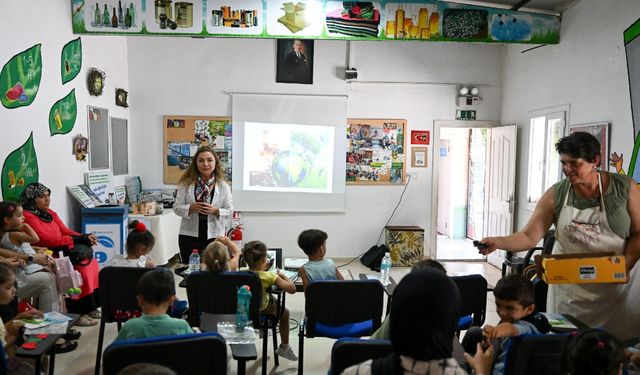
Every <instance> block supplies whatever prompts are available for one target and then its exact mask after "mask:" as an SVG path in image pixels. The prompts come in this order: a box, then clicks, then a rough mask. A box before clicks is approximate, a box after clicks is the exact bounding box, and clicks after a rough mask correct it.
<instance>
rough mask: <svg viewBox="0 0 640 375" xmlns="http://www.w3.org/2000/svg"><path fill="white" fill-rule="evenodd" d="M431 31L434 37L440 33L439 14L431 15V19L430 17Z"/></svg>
mask: <svg viewBox="0 0 640 375" xmlns="http://www.w3.org/2000/svg"><path fill="white" fill-rule="evenodd" d="M429 31H430V32H431V36H432V37H433V36H435V35H438V33H439V32H440V15H439V14H438V12H433V13H431V17H429Z"/></svg>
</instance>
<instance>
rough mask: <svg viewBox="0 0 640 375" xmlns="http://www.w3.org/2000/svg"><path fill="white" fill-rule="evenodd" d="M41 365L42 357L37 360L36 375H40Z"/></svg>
mask: <svg viewBox="0 0 640 375" xmlns="http://www.w3.org/2000/svg"><path fill="white" fill-rule="evenodd" d="M41 363H42V356H40V357H38V358H36V372H35V374H36V375H40V366H41Z"/></svg>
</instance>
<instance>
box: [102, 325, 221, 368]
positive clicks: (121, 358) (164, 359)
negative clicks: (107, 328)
mask: <svg viewBox="0 0 640 375" xmlns="http://www.w3.org/2000/svg"><path fill="white" fill-rule="evenodd" d="M140 362H146V363H153V364H157V365H162V366H166V367H169V368H170V369H172V370H173V371H175V372H176V373H177V374H178V375H183V374H184V375H191V374H226V373H227V344H226V343H225V341H224V338H222V336H220V335H218V334H217V333H190V334H186V335H176V336H161V337H150V338H145V339H136V340H123V341H118V342H114V343H113V344H111V345H109V346H108V347H107V348H106V349H105V350H104V368H103V375H116V374H117V373H118V372H120V371H121V370H122V369H123V368H125V367H127V366H129V365H131V364H134V363H140Z"/></svg>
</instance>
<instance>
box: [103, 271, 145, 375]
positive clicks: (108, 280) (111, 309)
mask: <svg viewBox="0 0 640 375" xmlns="http://www.w3.org/2000/svg"><path fill="white" fill-rule="evenodd" d="M150 270H152V268H136V267H105V268H103V269H102V270H100V273H99V275H98V282H99V283H100V284H99V285H100V302H101V306H102V317H101V318H100V332H99V334H98V348H97V353H96V367H95V375H98V374H99V373H100V360H101V359H102V346H103V344H104V328H105V324H107V323H118V332H119V331H120V328H122V323H124V322H126V321H127V320H128V319H130V318H132V317H135V316H136V315H139V313H140V312H141V309H140V306H139V305H138V299H137V298H136V295H137V294H138V280H140V278H141V277H142V275H144V273H145V272H148V271H150Z"/></svg>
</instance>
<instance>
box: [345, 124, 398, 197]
mask: <svg viewBox="0 0 640 375" xmlns="http://www.w3.org/2000/svg"><path fill="white" fill-rule="evenodd" d="M347 142H348V145H347V150H348V151H347V169H346V174H347V178H346V180H347V182H365V183H366V182H371V183H385V182H386V183H394V184H398V183H402V182H403V170H404V169H403V167H404V149H403V147H404V146H403V145H404V134H403V126H402V125H401V124H398V123H395V122H380V123H379V124H377V123H376V124H371V123H354V122H350V124H349V125H348V126H347Z"/></svg>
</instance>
